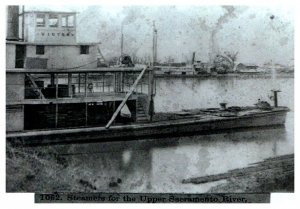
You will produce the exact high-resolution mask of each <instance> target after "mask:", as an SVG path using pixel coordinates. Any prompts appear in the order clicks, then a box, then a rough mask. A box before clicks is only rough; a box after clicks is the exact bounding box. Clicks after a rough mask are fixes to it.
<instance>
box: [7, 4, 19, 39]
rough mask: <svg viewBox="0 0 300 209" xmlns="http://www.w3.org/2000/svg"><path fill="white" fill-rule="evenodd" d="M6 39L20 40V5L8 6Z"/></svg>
mask: <svg viewBox="0 0 300 209" xmlns="http://www.w3.org/2000/svg"><path fill="white" fill-rule="evenodd" d="M6 40H11V41H18V40H19V6H8V7H7V29H6Z"/></svg>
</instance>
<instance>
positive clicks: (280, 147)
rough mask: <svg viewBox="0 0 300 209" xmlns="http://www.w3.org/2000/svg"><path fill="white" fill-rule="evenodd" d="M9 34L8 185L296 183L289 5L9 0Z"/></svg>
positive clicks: (208, 190) (126, 189)
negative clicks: (15, 1) (12, 1)
mask: <svg viewBox="0 0 300 209" xmlns="http://www.w3.org/2000/svg"><path fill="white" fill-rule="evenodd" d="M3 33H4V32H3ZM5 38H6V39H5V45H6V46H5V47H6V48H5V53H6V54H5V55H6V57H5V58H4V57H3V59H5V60H6V71H5V72H6V73H5V74H6V77H5V80H6V100H5V106H6V107H5V108H6V110H5V114H6V119H5V124H6V148H5V151H6V192H7V193H40V194H47V193H49V194H50V193H67V194H70V193H74V194H89V193H91V194H102V193H103V194H106V193H109V194H128V195H130V194H135V195H136V194H153V195H155V194H160V195H158V196H159V197H160V198H157V197H155V198H156V199H155V198H154V197H151V198H150V197H148V196H138V197H133V196H126V197H125V196H123V197H122V198H121V200H118V199H117V200H116V202H118V201H122V202H126V201H127V200H128V201H131V198H133V200H132V202H142V203H150V202H151V203H152V202H174V203H182V202H194V203H195V202H200V203H201V202H206V199H201V197H198V196H197V194H220V193H223V194H236V193H239V194H249V193H251V194H271V193H293V192H294V10H293V7H292V6H288V5H287V6H276V5H269V6H253V5H249V6H246V5H241V6H237V5H206V6H204V5H171V4H170V5H149V6H148V5H125V4H123V5H122V4H119V5H101V4H99V5H85V4H83V3H82V4H81V5H63V4H62V5H34V4H30V5H29V4H28V5H26V4H25V5H7V6H6V37H5ZM168 194H169V196H166V199H164V197H165V196H164V195H168ZM170 194H176V195H179V196H172V195H170ZM186 194H193V195H196V196H195V197H191V196H184V195H186ZM180 195H183V196H180ZM44 197H46V196H39V198H42V200H43V198H44ZM68 198H69V196H68ZM74 198H75V197H74ZM103 198H104V197H103ZM126 198H127V199H126ZM128 198H129V199H128ZM149 198H150V199H149ZM218 198H219V197H215V199H218ZM46 199H47V198H46ZM136 199H138V200H136ZM258 199H259V197H258ZM47 200H48V199H47ZM68 200H69V202H72V201H73V202H74V201H77V202H78V201H80V200H81V201H83V202H84V198H82V197H76V198H75V199H72V198H69V199H68ZM103 201H104V199H103ZM105 201H108V202H113V201H114V200H112V199H108V197H107V198H106V200H105ZM207 201H208V202H213V201H216V200H214V198H213V199H210V200H207ZM218 201H221V202H235V201H238V202H240V203H241V202H247V197H246V198H231V197H226V198H225V197H224V196H222V198H221V199H220V198H219V199H218ZM250 201H252V202H253V201H254V202H255V200H252V199H251V198H250V199H249V200H248V202H250ZM257 201H258V202H259V201H261V200H257Z"/></svg>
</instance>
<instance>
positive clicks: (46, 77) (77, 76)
mask: <svg viewBox="0 0 300 209" xmlns="http://www.w3.org/2000/svg"><path fill="white" fill-rule="evenodd" d="M139 74H140V71H137V72H130V71H129V72H91V73H89V72H83V73H51V74H50V73H49V74H45V73H44V74H38V73H31V74H29V73H27V74H26V79H25V99H56V98H73V97H74V98H76V97H95V96H98V95H99V94H103V93H105V94H113V93H126V92H128V91H130V88H131V86H132V85H133V83H134V81H135V80H136V78H137V77H138V75H139ZM148 82H149V80H148V72H145V74H144V75H143V77H142V78H141V80H140V82H139V83H138V85H137V86H136V89H135V90H134V93H144V94H147V93H148V87H149V83H148Z"/></svg>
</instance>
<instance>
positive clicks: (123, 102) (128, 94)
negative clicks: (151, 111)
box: [105, 67, 147, 128]
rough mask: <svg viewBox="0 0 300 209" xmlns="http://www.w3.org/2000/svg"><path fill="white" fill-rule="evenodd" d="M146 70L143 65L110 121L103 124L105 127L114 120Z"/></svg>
mask: <svg viewBox="0 0 300 209" xmlns="http://www.w3.org/2000/svg"><path fill="white" fill-rule="evenodd" d="M146 70H147V67H145V68H144V69H143V71H142V72H141V73H140V75H139V76H138V77H137V79H136V80H135V82H134V83H133V85H132V87H131V89H130V91H129V92H128V93H127V94H126V96H125V98H124V99H123V101H122V102H121V104H120V105H119V107H118V108H117V110H116V111H115V112H114V114H113V116H112V117H111V119H110V121H109V122H108V123H107V125H106V126H105V128H109V127H110V126H111V124H112V123H113V122H114V120H115V119H116V117H117V116H118V114H119V112H120V111H121V109H122V108H123V106H124V105H125V103H126V101H127V100H128V99H129V97H130V96H131V94H132V93H133V91H134V90H135V88H136V86H137V84H138V83H139V81H140V80H141V78H142V77H143V75H144V73H145V71H146Z"/></svg>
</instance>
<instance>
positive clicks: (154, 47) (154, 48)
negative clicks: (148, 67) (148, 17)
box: [152, 21, 157, 66]
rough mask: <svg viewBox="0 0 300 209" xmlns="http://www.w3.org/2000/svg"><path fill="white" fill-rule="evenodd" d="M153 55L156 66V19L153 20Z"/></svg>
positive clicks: (153, 63)
mask: <svg viewBox="0 0 300 209" xmlns="http://www.w3.org/2000/svg"><path fill="white" fill-rule="evenodd" d="M152 55H153V60H152V66H154V65H155V63H156V62H157V30H156V27H155V21H153V46H152Z"/></svg>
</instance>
